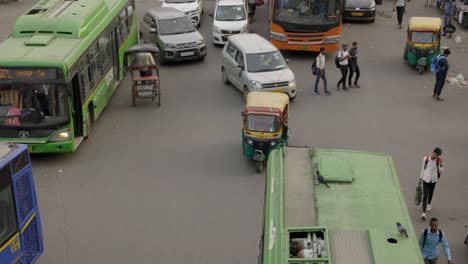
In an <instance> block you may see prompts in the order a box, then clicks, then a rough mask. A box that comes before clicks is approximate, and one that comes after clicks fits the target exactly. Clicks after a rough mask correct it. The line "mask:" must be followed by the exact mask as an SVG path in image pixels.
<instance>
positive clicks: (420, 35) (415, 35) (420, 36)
mask: <svg viewBox="0 0 468 264" xmlns="http://www.w3.org/2000/svg"><path fill="white" fill-rule="evenodd" d="M437 41H438V37H437V34H436V33H434V32H430V31H413V32H412V33H411V42H413V43H421V44H435V43H437Z"/></svg>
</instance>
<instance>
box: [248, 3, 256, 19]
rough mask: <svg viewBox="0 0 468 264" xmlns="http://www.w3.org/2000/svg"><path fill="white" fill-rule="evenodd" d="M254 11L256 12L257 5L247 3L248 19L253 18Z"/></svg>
mask: <svg viewBox="0 0 468 264" xmlns="http://www.w3.org/2000/svg"><path fill="white" fill-rule="evenodd" d="M255 10H257V4H252V3H249V17H254V16H255Z"/></svg>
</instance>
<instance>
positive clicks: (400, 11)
mask: <svg viewBox="0 0 468 264" xmlns="http://www.w3.org/2000/svg"><path fill="white" fill-rule="evenodd" d="M396 12H397V19H398V25H399V26H401V24H402V23H403V13H404V12H405V7H404V6H397V7H396Z"/></svg>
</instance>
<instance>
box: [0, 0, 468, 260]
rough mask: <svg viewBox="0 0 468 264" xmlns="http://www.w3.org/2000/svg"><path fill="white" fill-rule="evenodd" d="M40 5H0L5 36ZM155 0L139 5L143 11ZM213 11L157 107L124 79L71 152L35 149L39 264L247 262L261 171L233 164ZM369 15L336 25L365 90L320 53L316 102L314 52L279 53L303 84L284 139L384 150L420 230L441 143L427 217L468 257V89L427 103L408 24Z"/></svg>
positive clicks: (261, 29)
mask: <svg viewBox="0 0 468 264" xmlns="http://www.w3.org/2000/svg"><path fill="white" fill-rule="evenodd" d="M205 1H206V0H205ZM35 2H37V1H33V0H23V1H22V2H20V3H13V4H9V5H4V6H1V7H0V24H1V28H0V38H1V39H4V38H6V37H7V36H8V34H9V32H10V31H11V28H12V26H13V23H14V19H15V17H16V16H18V15H19V14H21V13H22V12H24V11H25V10H26V9H27V8H28V7H29V6H31V4H32V3H35ZM157 4H158V2H157V1H156V0H141V1H138V0H137V8H138V14H139V15H140V16H141V14H142V13H143V12H144V10H146V9H147V8H150V7H153V6H155V5H157ZM423 4H424V3H423V2H419V3H416V1H411V2H410V3H409V7H408V14H406V18H408V17H409V15H429V16H436V15H437V12H436V11H435V10H434V9H433V8H424V7H423ZM213 8H214V1H212V0H211V1H207V2H205V13H204V16H203V21H202V26H201V28H200V31H201V33H202V34H203V36H205V39H206V41H207V43H208V56H207V58H206V60H205V61H204V62H188V63H181V64H173V65H167V66H166V65H164V66H163V67H162V69H161V78H162V81H161V83H162V92H163V97H162V106H161V107H160V108H157V107H155V106H154V105H152V104H151V103H150V102H149V101H138V102H137V107H136V108H132V107H131V98H130V89H129V84H130V83H129V81H128V79H126V80H125V81H124V82H123V83H122V84H121V85H120V87H119V89H118V90H117V92H116V94H115V95H114V97H113V99H112V101H111V103H110V104H109V106H108V107H107V109H106V110H105V111H104V113H103V114H102V116H101V117H100V118H99V119H98V120H97V122H96V123H95V125H94V127H93V129H92V133H91V136H90V137H89V139H88V140H87V141H85V142H84V143H83V144H82V145H81V146H80V148H79V149H78V151H77V152H76V153H73V154H68V155H34V157H33V163H34V164H33V165H34V173H35V179H36V185H37V188H38V198H39V205H40V209H41V214H42V222H43V228H44V237H45V247H46V249H45V252H44V255H43V256H42V257H41V259H40V261H39V263H40V264H46V263H47V264H63V263H67V264H72V263H73V264H75V263H116V264H126V263H132V262H133V263H182V262H187V261H189V262H191V263H227V264H228V263H255V261H256V258H257V254H258V241H259V238H260V233H261V224H262V204H263V188H264V175H257V174H256V173H255V172H254V167H253V166H252V164H250V163H249V162H247V161H246V160H245V159H244V158H243V156H242V150H241V116H240V112H241V111H242V108H243V106H244V101H243V99H242V96H241V94H240V93H239V92H237V91H236V90H235V89H234V88H233V87H232V86H227V85H224V84H223V83H222V82H221V75H220V65H221V56H220V52H221V48H216V47H214V46H213V45H211V42H210V37H211V34H210V32H211V21H210V18H209V17H208V14H209V13H210V12H212V10H213ZM378 10H379V11H383V12H384V13H383V15H379V16H378V17H377V20H376V22H375V23H374V24H366V23H353V24H347V23H345V25H344V41H345V42H352V41H354V40H356V41H358V42H359V45H360V59H359V60H360V64H361V72H362V76H361V81H360V84H361V87H362V88H360V89H352V91H350V92H337V91H336V90H335V83H336V81H337V80H338V71H337V70H336V68H335V67H334V65H333V59H332V57H333V56H334V54H329V55H328V59H327V67H328V71H327V75H328V81H329V85H330V90H331V91H332V92H333V94H332V96H330V97H324V96H313V95H312V81H313V80H312V76H311V74H310V62H311V58H313V55H312V54H308V53H300V52H284V56H285V57H287V58H289V59H290V60H291V62H290V67H291V68H292V70H293V71H294V72H295V74H296V79H297V83H298V87H299V89H300V90H301V92H300V93H299V95H298V98H297V99H296V100H295V101H294V102H292V103H291V120H290V128H291V129H292V137H291V141H290V143H291V145H309V146H314V147H319V148H341V149H357V150H366V151H377V152H385V153H388V154H390V155H392V156H393V158H394V161H395V164H396V168H397V171H398V174H399V176H400V179H401V184H402V190H403V192H404V195H405V197H406V199H407V202H408V207H409V209H410V213H411V216H412V217H413V219H414V222H413V223H414V225H415V227H416V230H422V228H424V227H425V226H426V223H425V222H422V221H420V220H419V215H420V208H416V207H415V206H414V205H413V202H412V195H413V190H414V188H415V187H416V183H417V180H418V176H419V170H420V167H421V161H422V157H423V156H424V155H425V154H428V153H429V152H430V151H431V150H432V149H433V148H434V146H436V145H437V146H440V147H442V148H443V151H444V155H443V157H444V159H445V167H446V173H445V175H443V178H442V180H441V181H440V183H438V184H437V188H436V194H435V198H434V201H433V211H432V212H431V213H430V214H429V216H436V217H438V218H439V219H440V227H441V229H443V230H444V232H445V233H446V234H447V237H448V239H449V242H450V245H451V250H452V255H453V258H454V263H468V249H467V248H466V246H465V245H463V244H462V242H463V239H464V236H465V234H464V227H463V226H464V224H468V208H467V203H466V201H467V199H466V197H468V180H467V178H466V175H468V168H467V167H465V162H466V153H467V151H466V150H467V147H468V140H467V139H468V138H467V135H468V131H467V130H468V123H467V122H466V114H465V113H467V112H468V104H467V103H466V100H467V99H468V87H455V88H449V87H446V88H445V90H444V91H443V97H445V98H446V101H444V102H435V101H433V100H432V99H431V94H432V87H433V83H434V79H435V78H434V77H433V75H432V74H431V73H426V74H424V75H422V76H420V75H418V74H417V73H416V72H415V70H414V69H412V68H411V67H409V66H408V65H406V64H405V62H404V61H403V60H402V49H403V44H404V40H405V37H406V35H405V30H404V29H402V30H398V29H396V28H395V21H394V19H392V18H391V17H390V16H391V7H390V1H389V0H386V1H385V3H384V5H383V6H378ZM257 12H258V15H257V20H256V21H255V22H254V23H253V25H252V31H254V32H256V33H259V34H262V35H264V36H267V32H268V28H267V22H266V21H267V10H266V8H265V7H260V8H258V9H257ZM456 35H460V36H461V37H462V43H460V44H456V43H454V42H453V40H450V41H445V40H444V45H446V46H449V47H451V48H453V50H452V52H453V55H452V56H450V58H449V60H450V63H451V65H452V67H451V70H450V72H452V73H462V74H464V75H465V76H467V77H468V67H467V66H468V60H467V58H468V54H467V53H466V52H465V51H464V50H463V49H466V47H467V43H468V42H467V40H468V39H466V36H468V31H467V30H466V29H465V30H463V29H461V30H460V29H459V31H458V32H457V34H456ZM418 235H419V234H418ZM442 259H444V258H443V257H442ZM442 263H443V262H442Z"/></svg>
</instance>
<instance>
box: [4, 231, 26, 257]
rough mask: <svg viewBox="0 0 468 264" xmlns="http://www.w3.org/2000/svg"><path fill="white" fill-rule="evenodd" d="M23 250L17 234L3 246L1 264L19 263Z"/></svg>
mask: <svg viewBox="0 0 468 264" xmlns="http://www.w3.org/2000/svg"><path fill="white" fill-rule="evenodd" d="M21 249H22V248H21V246H20V241H19V237H18V234H16V235H14V236H13V237H12V238H11V239H10V241H8V242H7V243H6V244H5V246H3V249H0V263H1V264H3V263H5V264H10V263H17V260H18V259H20V258H21V256H22V252H21ZM19 263H21V262H19Z"/></svg>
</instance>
